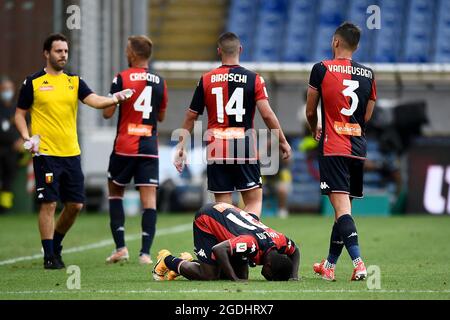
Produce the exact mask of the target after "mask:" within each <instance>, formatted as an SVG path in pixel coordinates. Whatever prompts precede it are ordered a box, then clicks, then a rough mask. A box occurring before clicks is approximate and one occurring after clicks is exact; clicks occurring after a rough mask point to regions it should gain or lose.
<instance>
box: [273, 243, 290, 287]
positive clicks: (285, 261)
mask: <svg viewBox="0 0 450 320" xmlns="http://www.w3.org/2000/svg"><path fill="white" fill-rule="evenodd" d="M269 254H270V261H271V270H272V281H288V280H289V278H290V277H291V273H292V261H291V259H289V257H288V256H287V255H285V254H281V253H278V251H276V250H272V251H271V252H270V253H269Z"/></svg>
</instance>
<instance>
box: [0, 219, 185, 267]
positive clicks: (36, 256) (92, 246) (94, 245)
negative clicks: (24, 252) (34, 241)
mask: <svg viewBox="0 0 450 320" xmlns="http://www.w3.org/2000/svg"><path fill="white" fill-rule="evenodd" d="M189 230H192V223H189V224H182V225H178V226H175V227H171V228H165V229H161V230H157V231H156V235H155V236H156V237H160V236H165V235H169V234H174V233H181V232H185V231H189ZM138 239H141V234H140V233H139V234H133V235H130V236H127V237H125V241H134V240H138ZM113 244H114V241H113V240H112V239H109V240H102V241H99V242H95V243H92V244H88V245H85V246H79V247H74V248H70V249H67V250H63V253H64V254H68V253H74V252H83V251H87V250H92V249H97V248H103V247H108V246H111V245H113ZM40 258H42V253H39V254H34V255H31V256H25V257H18V258H13V259H8V260H3V261H0V266H4V265H8V264H14V263H17V262H21V261H29V260H35V259H40Z"/></svg>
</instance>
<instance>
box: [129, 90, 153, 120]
mask: <svg viewBox="0 0 450 320" xmlns="http://www.w3.org/2000/svg"><path fill="white" fill-rule="evenodd" d="M133 107H134V110H136V111H139V112H142V118H143V119H150V114H151V113H152V111H153V107H152V87H151V86H147V87H145V89H144V91H142V93H141V95H140V96H139V97H138V98H137V99H136V102H135V103H134V105H133Z"/></svg>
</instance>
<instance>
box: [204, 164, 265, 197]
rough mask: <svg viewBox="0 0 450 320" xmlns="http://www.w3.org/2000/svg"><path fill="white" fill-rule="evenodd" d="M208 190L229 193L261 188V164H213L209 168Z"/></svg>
mask: <svg viewBox="0 0 450 320" xmlns="http://www.w3.org/2000/svg"><path fill="white" fill-rule="evenodd" d="M207 176H208V190H209V191H211V192H213V193H227V192H233V191H246V190H250V189H255V188H261V186H262V179H261V169H260V165H259V163H248V164H226V163H223V164H222V163H221V164H219V163H212V164H208V166H207Z"/></svg>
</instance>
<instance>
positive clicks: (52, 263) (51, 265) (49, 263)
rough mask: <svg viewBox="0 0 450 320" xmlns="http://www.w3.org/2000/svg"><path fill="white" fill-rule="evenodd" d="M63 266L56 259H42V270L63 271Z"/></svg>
mask: <svg viewBox="0 0 450 320" xmlns="http://www.w3.org/2000/svg"><path fill="white" fill-rule="evenodd" d="M64 268H65V267H64V265H62V264H61V263H60V262H59V261H58V259H56V257H50V258H47V257H44V269H48V270H57V269H64Z"/></svg>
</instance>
